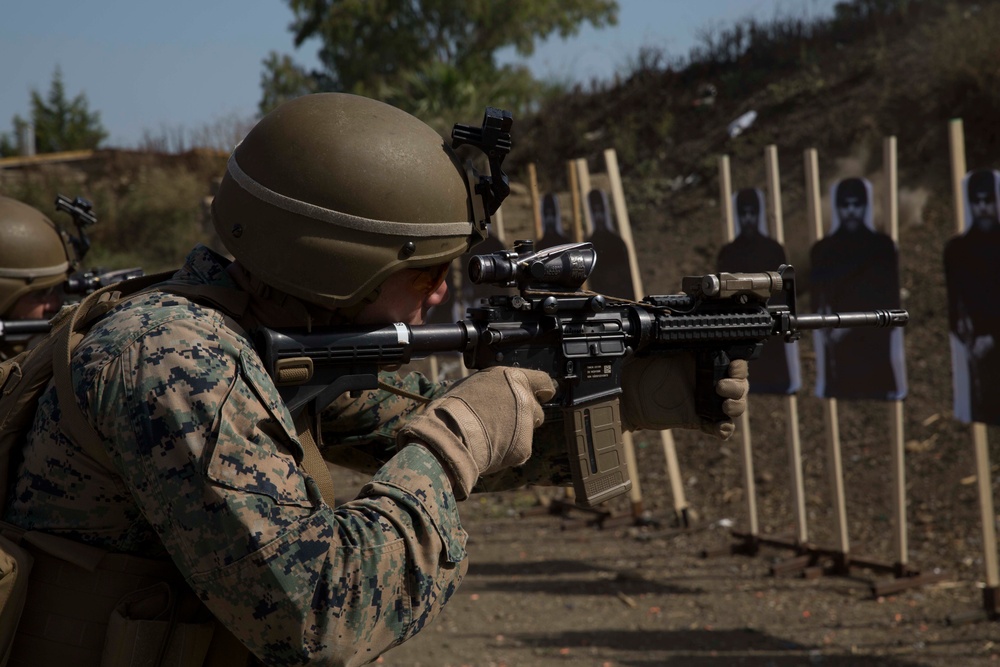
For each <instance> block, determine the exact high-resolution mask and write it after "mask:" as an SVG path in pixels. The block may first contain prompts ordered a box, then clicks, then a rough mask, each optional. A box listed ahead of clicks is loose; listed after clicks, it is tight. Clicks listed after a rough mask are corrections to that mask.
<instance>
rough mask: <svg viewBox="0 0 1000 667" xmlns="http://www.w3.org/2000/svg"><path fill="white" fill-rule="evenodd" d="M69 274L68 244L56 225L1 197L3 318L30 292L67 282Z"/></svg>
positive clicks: (0, 304)
mask: <svg viewBox="0 0 1000 667" xmlns="http://www.w3.org/2000/svg"><path fill="white" fill-rule="evenodd" d="M69 270H70V263H69V261H68V255H67V247H66V240H65V237H64V235H63V234H62V232H61V231H60V230H59V228H58V227H56V225H55V223H53V222H52V221H51V220H49V219H48V218H47V217H46V216H45V215H44V214H43V213H42V212H41V211H39V210H37V209H35V208H32V207H31V206H28V205H27V204H23V203H21V202H19V201H17V200H16V199H11V198H10V197H3V196H0V317H3V314H4V313H6V312H7V311H9V310H10V309H11V307H12V306H13V305H14V304H15V303H16V302H17V300H18V299H20V298H21V297H22V296H23V295H25V294H27V293H28V292H33V291H38V290H44V289H48V288H50V287H55V286H56V285H59V284H60V283H62V282H64V281H65V280H66V276H67V275H68V273H69Z"/></svg>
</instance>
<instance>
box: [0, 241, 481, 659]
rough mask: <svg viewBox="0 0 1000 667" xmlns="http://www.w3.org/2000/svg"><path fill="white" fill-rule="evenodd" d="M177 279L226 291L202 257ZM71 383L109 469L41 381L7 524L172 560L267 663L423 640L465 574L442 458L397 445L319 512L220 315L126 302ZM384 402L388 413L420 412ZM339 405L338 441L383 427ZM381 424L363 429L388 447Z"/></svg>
mask: <svg viewBox="0 0 1000 667" xmlns="http://www.w3.org/2000/svg"><path fill="white" fill-rule="evenodd" d="M174 281H178V282H181V283H187V284H208V285H213V286H215V287H217V288H219V289H237V288H236V286H235V284H234V283H233V282H232V281H231V280H230V279H229V277H228V275H227V274H226V273H225V260H224V259H223V258H221V257H219V256H218V255H215V254H214V253H212V252H211V251H210V250H208V249H207V248H204V247H199V248H196V249H195V250H194V251H193V252H192V253H191V255H190V256H189V257H188V260H187V263H186V264H185V266H184V267H183V268H182V269H181V270H180V271H179V272H178V273H177V274H176V275H175V277H174ZM169 284H170V283H166V285H167V286H169ZM73 380H74V384H75V386H76V390H77V391H76V393H77V399H78V402H79V403H80V406H81V407H82V408H83V410H84V413H85V414H86V415H87V417H88V418H89V420H90V421H91V423H92V424H93V425H94V426H95V428H96V429H97V431H98V433H99V434H100V435H101V436H102V438H103V439H104V441H105V444H106V447H107V451H108V453H109V454H110V456H111V459H112V461H113V464H114V470H113V471H109V470H106V469H105V468H103V467H102V466H101V464H99V463H98V462H96V461H95V460H93V459H91V458H90V457H89V456H88V455H87V454H85V453H84V452H83V451H82V450H81V449H80V448H79V447H78V446H77V445H75V444H74V443H73V442H71V441H70V440H68V439H67V438H66V437H65V436H64V435H63V434H62V433H61V432H60V429H59V422H60V417H61V406H60V405H59V402H58V399H57V396H56V392H55V388H54V386H50V387H49V388H48V390H47V391H46V392H45V394H44V396H43V398H42V399H41V400H40V402H39V407H38V412H37V416H36V420H35V424H34V427H33V429H32V431H31V433H30V434H29V437H28V441H27V444H26V446H25V449H24V460H23V462H22V463H21V465H20V467H19V469H18V472H17V477H16V480H15V482H14V485H13V489H12V494H11V497H10V498H9V502H8V510H7V513H6V516H5V517H4V518H5V519H6V520H7V521H10V522H11V523H14V524H17V525H19V526H22V527H24V528H27V529H32V530H41V531H45V532H50V533H55V534H58V535H62V536H64V537H69V538H71V539H75V540H79V541H81V542H85V543H88V544H93V545H96V546H100V547H104V548H107V549H111V550H114V551H119V552H126V553H131V554H135V555H139V556H145V557H163V556H169V557H170V558H171V559H172V561H173V563H174V564H175V565H176V567H177V568H178V569H179V571H180V572H181V574H182V575H183V576H184V578H185V579H186V580H187V582H188V583H189V584H190V585H191V587H192V589H193V590H194V591H195V593H196V594H197V595H198V596H199V597H200V598H201V599H202V600H203V601H204V603H205V604H206V606H207V607H208V608H209V609H210V610H211V611H212V613H213V614H214V615H215V616H216V617H217V618H218V619H219V620H220V621H221V622H222V623H224V624H225V625H226V626H227V627H228V628H229V630H231V631H232V632H233V634H234V635H236V637H238V638H239V639H240V640H241V641H242V642H243V643H244V644H245V645H246V646H247V647H248V648H250V649H251V650H252V651H253V652H254V654H255V655H257V656H258V657H259V658H260V659H262V660H263V661H264V662H266V663H267V664H273V665H293V664H303V663H305V662H307V661H317V662H318V663H321V664H349V665H353V664H361V663H364V662H368V661H370V660H374V659H375V657H376V656H377V655H378V654H379V653H381V652H383V651H385V650H386V649H388V648H390V647H391V646H393V645H395V644H397V643H399V642H401V641H403V640H404V639H406V638H408V637H410V636H412V635H413V634H414V633H416V632H417V631H419V630H420V629H421V628H422V627H423V626H424V625H425V624H426V623H427V622H428V621H430V620H431V619H432V618H433V617H434V616H435V615H436V614H437V613H438V612H439V611H440V609H441V607H442V605H443V604H444V603H445V602H446V601H447V600H448V599H449V597H450V596H451V595H452V594H453V593H454V591H455V589H456V587H457V586H458V584H459V582H460V581H461V579H462V577H463V575H464V573H465V571H466V563H465V556H466V552H465V541H466V534H465V532H464V530H463V529H462V526H461V524H460V521H459V516H458V511H457V507H456V503H455V499H454V496H453V495H452V492H451V489H450V486H449V484H448V482H447V477H446V475H445V473H444V471H443V469H442V467H441V465H440V463H438V461H437V459H436V458H435V457H434V456H433V455H432V454H431V453H430V452H429V451H428V450H427V449H425V448H424V447H423V446H421V445H410V446H406V447H403V448H402V449H401V450H400V451H398V453H395V454H394V455H393V456H392V457H391V458H389V459H388V460H387V462H386V463H385V465H384V466H382V467H381V468H380V469H379V470H378V471H377V472H376V473H375V475H374V477H373V479H372V480H371V482H370V483H369V484H367V485H366V486H365V487H364V488H363V489H362V491H361V492H360V494H359V496H358V498H357V499H355V500H353V501H351V502H348V503H345V504H343V505H341V506H340V507H338V508H336V509H333V508H331V507H329V506H327V505H326V504H325V503H323V501H322V500H321V498H320V494H319V490H318V488H317V486H316V484H315V482H313V480H312V479H311V478H309V477H308V476H306V475H305V474H304V472H303V471H302V469H301V468H300V467H299V465H298V464H297V460H299V459H300V457H301V453H302V450H301V447H300V445H299V443H298V441H297V439H296V438H295V436H294V433H295V431H294V429H293V427H292V422H291V418H290V415H289V414H288V411H287V409H286V408H285V406H284V404H283V403H282V402H281V400H280V398H279V395H278V392H277V390H276V389H275V387H274V385H273V383H272V382H271V380H270V378H269V377H268V376H267V374H266V372H265V371H264V369H263V367H262V366H261V364H260V361H259V359H258V357H257V355H256V353H255V352H254V351H253V347H252V344H251V342H250V340H249V339H248V338H247V337H245V335H244V334H243V333H242V332H241V331H239V330H238V329H237V328H236V327H234V326H233V324H232V320H230V319H229V318H228V317H226V316H224V315H223V314H222V313H220V312H219V311H217V310H214V309H211V308H208V307H205V306H202V305H199V304H196V303H193V302H191V301H189V300H188V299H186V298H184V297H180V296H176V295H172V294H170V293H169V292H164V291H150V292H146V293H143V294H139V295H136V296H133V297H130V298H128V299H127V300H125V301H124V302H122V304H121V305H119V306H118V307H117V308H116V309H115V310H113V311H112V312H111V313H109V314H108V315H107V316H106V317H104V318H103V319H101V320H99V321H98V322H97V323H96V324H95V325H94V326H93V328H92V329H91V330H90V332H89V333H88V335H87V336H86V337H85V338H84V340H83V341H82V342H81V343H80V345H79V346H78V347H77V350H76V352H75V353H74V366H73ZM416 382H417V386H418V388H421V389H423V390H430V388H429V386H428V385H426V384H421V383H425V381H423V380H417V381H416ZM383 398H384V397H383ZM362 402H363V401H362ZM389 404H395V406H396V407H395V408H394V409H395V410H397V411H398V414H399V415H400V418H401V416H402V415H403V414H405V413H407V412H408V411H411V410H412V409H416V408H415V407H414V406H412V405H410V406H406V405H404V402H401V401H396V400H388V401H387V402H383V403H382V405H389ZM341 407H342V409H344V410H345V414H344V419H345V420H347V422H346V423H347V424H348V426H350V427H351V428H348V429H346V430H347V431H350V432H351V433H355V431H354V430H352V429H354V427H355V426H357V427H358V428H360V427H361V426H362V425H364V424H366V423H367V424H368V425H374V424H375V423H379V415H380V414H381V415H382V417H381V418H382V419H385V421H387V422H388V421H391V419H387V418H386V417H385V408H379V409H376V410H365V409H364V407H363V406H361V405H360V404H354V406H353V407H351V406H347V407H344V406H341ZM348 408H350V409H348ZM350 414H356V415H359V416H363V417H364V419H374V421H370V422H364V421H363V420H362V421H357V422H350V421H349V420H348V417H349V415H350ZM392 428H393V426H392V425H391V424H390V425H380V426H378V427H377V429H376V430H378V429H382V431H381V433H383V435H381V436H379V437H381V438H382V439H384V440H387V439H388V435H387V434H388V433H389V432H391V431H392ZM386 429H388V430H386Z"/></svg>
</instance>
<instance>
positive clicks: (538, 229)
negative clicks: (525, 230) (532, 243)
mask: <svg viewBox="0 0 1000 667" xmlns="http://www.w3.org/2000/svg"><path fill="white" fill-rule="evenodd" d="M528 192H529V193H530V194H531V221H532V223H533V224H534V225H535V238H536V239H540V238H542V200H541V197H539V196H538V174H537V173H536V172H535V163H534V162H530V163H528Z"/></svg>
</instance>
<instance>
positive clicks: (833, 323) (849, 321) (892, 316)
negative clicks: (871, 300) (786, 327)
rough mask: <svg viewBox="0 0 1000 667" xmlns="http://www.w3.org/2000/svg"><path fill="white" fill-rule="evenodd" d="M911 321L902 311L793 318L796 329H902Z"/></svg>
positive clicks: (872, 311) (882, 310) (866, 311)
mask: <svg viewBox="0 0 1000 667" xmlns="http://www.w3.org/2000/svg"><path fill="white" fill-rule="evenodd" d="M909 319H910V314H909V313H908V312H906V311H905V310H902V309H892V310H884V309H878V310H865V311H861V312H853V313H832V314H830V315H819V314H816V315H797V316H795V317H794V318H793V326H794V327H795V328H796V329H841V328H845V327H901V326H905V325H906V323H907V322H908V321H909Z"/></svg>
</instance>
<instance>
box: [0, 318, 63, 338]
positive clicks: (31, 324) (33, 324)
mask: <svg viewBox="0 0 1000 667" xmlns="http://www.w3.org/2000/svg"><path fill="white" fill-rule="evenodd" d="M51 329H52V325H51V323H50V322H49V320H0V343H3V342H5V341H7V340H12V341H19V340H28V339H29V338H31V337H32V336H37V335H39V334H47V333H48V332H49V331H50V330H51Z"/></svg>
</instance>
